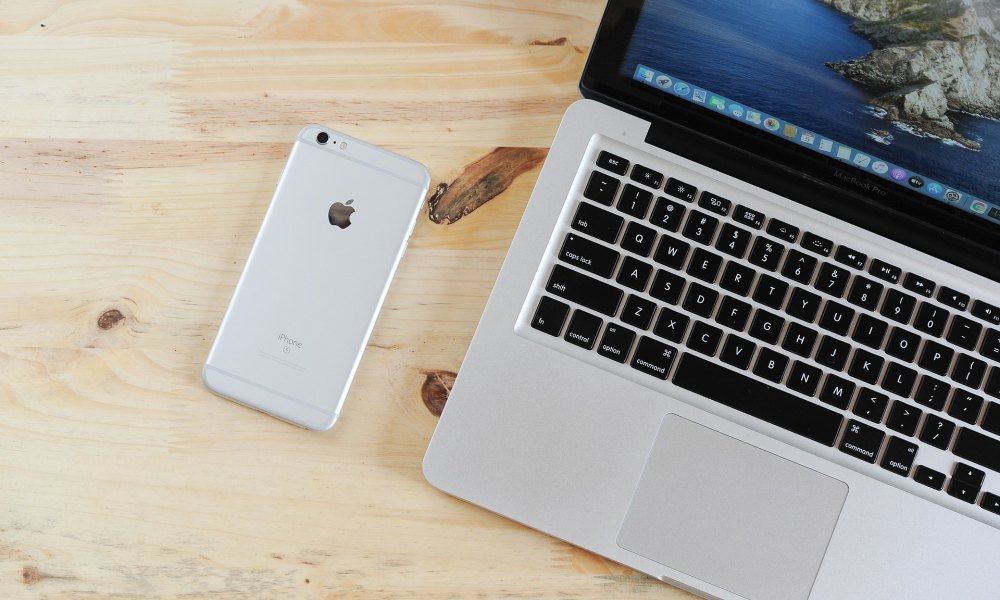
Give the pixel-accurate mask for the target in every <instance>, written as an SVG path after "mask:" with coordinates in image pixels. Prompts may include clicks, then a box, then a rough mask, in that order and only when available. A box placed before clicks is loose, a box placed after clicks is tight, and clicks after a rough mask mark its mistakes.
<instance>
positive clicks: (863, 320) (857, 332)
mask: <svg viewBox="0 0 1000 600" xmlns="http://www.w3.org/2000/svg"><path fill="white" fill-rule="evenodd" d="M888 329H889V324H888V323H886V322H885V321H880V320H878V319H876V318H875V317H873V316H871V315H866V314H863V313H862V315H861V316H860V317H858V325H857V327H855V328H854V334H852V335H851V339H853V340H854V341H855V342H858V343H859V344H864V345H865V346H868V347H869V348H875V349H876V350H877V349H878V348H881V347H882V340H884V339H885V332H886V331H887V330H888Z"/></svg>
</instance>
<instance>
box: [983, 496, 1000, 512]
mask: <svg viewBox="0 0 1000 600" xmlns="http://www.w3.org/2000/svg"><path fill="white" fill-rule="evenodd" d="M979 506H982V507H983V508H985V509H986V510H988V511H990V512H991V513H993V514H995V515H1000V496H997V495H996V494H993V493H990V492H986V493H984V494H983V499H982V500H980V502H979Z"/></svg>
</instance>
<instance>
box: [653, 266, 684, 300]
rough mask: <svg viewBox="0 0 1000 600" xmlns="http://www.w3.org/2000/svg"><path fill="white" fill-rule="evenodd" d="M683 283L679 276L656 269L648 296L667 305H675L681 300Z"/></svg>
mask: <svg viewBox="0 0 1000 600" xmlns="http://www.w3.org/2000/svg"><path fill="white" fill-rule="evenodd" d="M684 283H685V279H684V278H683V277H681V276H680V275H678V274H676V273H671V272H670V271H664V270H663V269H658V270H657V271H656V277H654V278H653V285H651V286H649V295H650V296H652V297H654V298H656V299H657V300H660V301H662V302H666V303H667V304H677V303H678V302H679V301H680V299H681V291H682V290H683V289H684Z"/></svg>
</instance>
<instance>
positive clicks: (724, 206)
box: [698, 192, 733, 217]
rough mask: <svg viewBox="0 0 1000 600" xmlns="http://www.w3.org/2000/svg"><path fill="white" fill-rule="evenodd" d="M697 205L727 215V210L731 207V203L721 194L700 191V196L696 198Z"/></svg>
mask: <svg viewBox="0 0 1000 600" xmlns="http://www.w3.org/2000/svg"><path fill="white" fill-rule="evenodd" d="M698 206H700V207H702V208H704V209H705V210H709V211H712V212H714V213H715V214H717V215H722V216H723V217H728V216H729V211H730V210H732V208H733V203H732V201H731V200H726V199H725V198H723V197H722V196H716V195H715V194H712V193H710V192H702V193H701V198H698Z"/></svg>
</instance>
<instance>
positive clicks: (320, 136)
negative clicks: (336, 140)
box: [316, 131, 330, 144]
mask: <svg viewBox="0 0 1000 600" xmlns="http://www.w3.org/2000/svg"><path fill="white" fill-rule="evenodd" d="M316 141H317V142H319V143H320V144H325V143H327V142H329V141H330V134H328V133H327V132H325V131H321V132H319V133H317V134H316Z"/></svg>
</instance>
